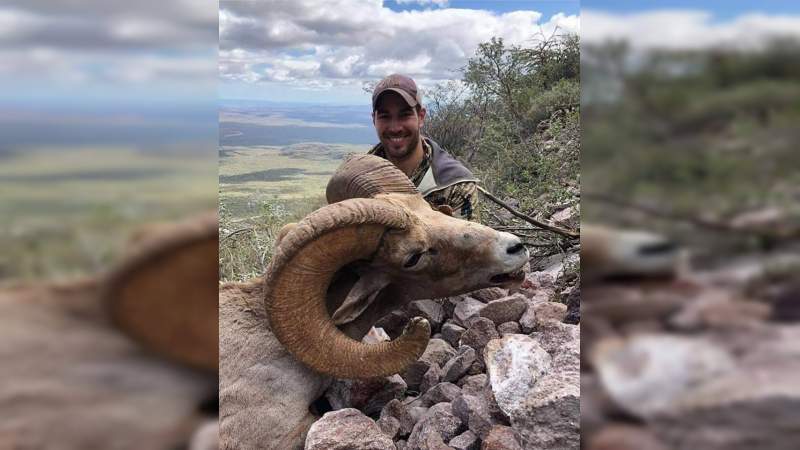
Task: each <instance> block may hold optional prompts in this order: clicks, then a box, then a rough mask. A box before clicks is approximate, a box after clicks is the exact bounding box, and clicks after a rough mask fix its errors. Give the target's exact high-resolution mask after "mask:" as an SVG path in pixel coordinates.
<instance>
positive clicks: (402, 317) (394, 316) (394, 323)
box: [375, 310, 409, 339]
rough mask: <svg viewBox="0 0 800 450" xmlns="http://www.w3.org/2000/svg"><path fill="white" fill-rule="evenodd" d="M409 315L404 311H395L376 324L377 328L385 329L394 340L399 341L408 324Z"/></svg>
mask: <svg viewBox="0 0 800 450" xmlns="http://www.w3.org/2000/svg"><path fill="white" fill-rule="evenodd" d="M408 319H409V317H408V315H407V314H406V313H404V312H403V311H402V310H395V311H392V312H390V313H389V314H387V315H385V316H383V317H381V318H380V319H378V321H377V322H375V328H381V329H383V330H384V331H385V332H386V334H388V335H389V336H390V337H391V338H392V339H397V337H399V336H400V335H401V334H403V329H404V328H405V326H406V324H408Z"/></svg>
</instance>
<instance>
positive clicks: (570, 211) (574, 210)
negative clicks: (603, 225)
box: [550, 205, 580, 228]
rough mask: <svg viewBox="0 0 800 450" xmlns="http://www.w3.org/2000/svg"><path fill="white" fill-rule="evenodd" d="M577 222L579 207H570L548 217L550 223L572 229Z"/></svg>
mask: <svg viewBox="0 0 800 450" xmlns="http://www.w3.org/2000/svg"><path fill="white" fill-rule="evenodd" d="M579 220H580V205H572V206H570V207H568V208H564V209H562V210H560V211H558V212H556V213H555V214H553V215H552V216H550V221H551V222H554V223H555V224H557V225H561V226H564V227H569V228H574V227H575V226H576V225H577V224H578V221H579Z"/></svg>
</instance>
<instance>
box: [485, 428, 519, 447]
mask: <svg viewBox="0 0 800 450" xmlns="http://www.w3.org/2000/svg"><path fill="white" fill-rule="evenodd" d="M481 450H523V448H522V446H521V445H520V443H519V438H518V436H517V434H516V433H515V432H514V430H513V429H511V428H509V427H506V426H503V425H495V426H493V427H492V429H491V430H490V431H489V433H488V435H487V436H486V438H485V439H484V440H483V445H482V446H481Z"/></svg>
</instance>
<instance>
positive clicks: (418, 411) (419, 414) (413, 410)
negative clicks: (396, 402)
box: [408, 406, 428, 429]
mask: <svg viewBox="0 0 800 450" xmlns="http://www.w3.org/2000/svg"><path fill="white" fill-rule="evenodd" d="M408 413H409V414H410V415H411V420H412V421H413V422H414V425H416V424H417V422H419V421H420V420H422V418H423V417H425V414H427V413H428V408H426V407H424V406H412V407H410V408H408ZM411 428H412V429H413V428H414V427H413V426H412V427H411Z"/></svg>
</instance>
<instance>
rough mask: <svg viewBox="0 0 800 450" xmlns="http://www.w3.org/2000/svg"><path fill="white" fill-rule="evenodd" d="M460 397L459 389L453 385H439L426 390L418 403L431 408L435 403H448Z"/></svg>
mask: <svg viewBox="0 0 800 450" xmlns="http://www.w3.org/2000/svg"><path fill="white" fill-rule="evenodd" d="M459 395H461V389H460V388H459V387H458V386H456V385H455V384H453V383H439V384H437V385H436V386H434V387H432V388H430V389H428V392H426V393H425V394H424V395H423V396H422V397H420V402H421V403H422V406H431V405H435V404H437V403H450V402H452V401H453V399H454V398H456V397H458V396H459Z"/></svg>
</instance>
